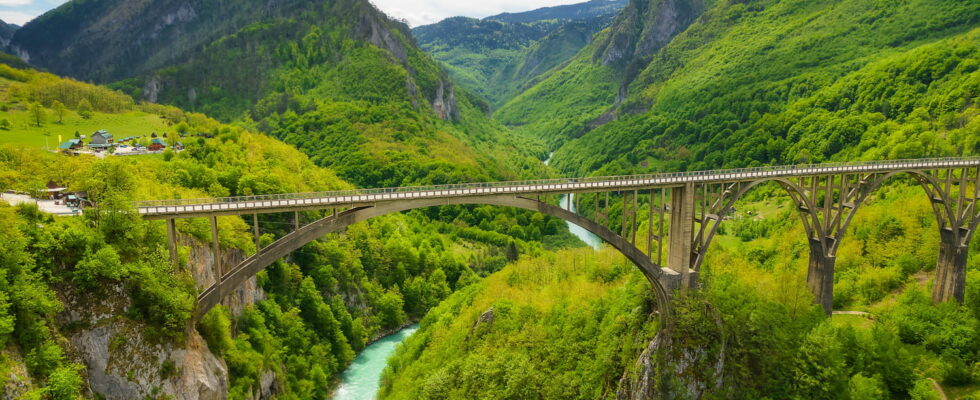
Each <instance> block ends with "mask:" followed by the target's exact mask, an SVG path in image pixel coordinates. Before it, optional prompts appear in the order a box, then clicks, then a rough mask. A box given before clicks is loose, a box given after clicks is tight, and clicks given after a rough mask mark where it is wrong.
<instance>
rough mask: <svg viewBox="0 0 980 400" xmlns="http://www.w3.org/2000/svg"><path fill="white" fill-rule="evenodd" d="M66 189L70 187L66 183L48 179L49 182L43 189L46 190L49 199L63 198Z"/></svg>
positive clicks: (45, 193)
mask: <svg viewBox="0 0 980 400" xmlns="http://www.w3.org/2000/svg"><path fill="white" fill-rule="evenodd" d="M66 190H68V188H66V187H65V185H61V184H59V183H57V182H55V181H48V184H47V185H45V188H44V189H42V190H41V191H42V192H44V195H45V196H46V197H47V198H48V200H58V199H61V197H62V196H63V194H64V192H65V191H66Z"/></svg>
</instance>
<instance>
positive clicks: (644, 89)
mask: <svg viewBox="0 0 980 400" xmlns="http://www.w3.org/2000/svg"><path fill="white" fill-rule="evenodd" d="M978 11H980V10H978V9H977V5H976V4H975V3H973V2H955V1H940V0H922V1H909V2H884V3H882V2H875V1H870V0H869V1H853V2H847V3H845V4H837V3H836V2H823V1H818V2H774V1H749V2H734V1H732V2H729V1H719V2H715V3H713V4H710V5H709V7H708V9H707V10H706V11H705V13H704V15H703V17H701V18H700V19H699V20H698V21H697V22H695V24H694V25H692V26H691V27H690V28H688V29H687V30H686V31H685V32H684V33H682V34H680V35H679V36H677V37H676V38H674V39H673V40H672V41H671V42H670V43H669V44H668V45H667V46H666V47H664V48H663V49H662V50H661V51H660V52H659V53H658V54H657V55H656V56H654V57H653V59H652V61H651V62H650V63H649V64H648V65H642V66H641V67H640V68H641V71H639V72H638V73H636V74H635V75H636V77H635V79H633V78H632V75H630V74H628V73H625V72H617V70H616V69H615V68H612V67H601V66H599V65H597V61H594V60H593V57H592V56H593V51H594V50H593V49H589V48H587V49H585V50H583V51H582V52H581V53H580V54H579V56H577V58H576V61H574V62H572V63H571V64H569V65H568V66H567V67H565V68H562V69H560V70H558V71H556V72H554V73H552V74H551V76H549V78H548V79H546V80H544V81H543V82H541V83H540V84H539V85H537V86H535V87H534V88H532V89H530V90H528V91H527V92H526V93H524V94H522V95H521V96H519V97H518V98H516V99H515V100H514V101H512V102H511V103H510V104H508V105H506V106H505V107H503V108H502V109H501V110H500V112H498V113H497V115H496V116H497V119H499V120H500V121H502V122H504V123H507V124H510V125H518V126H521V128H520V129H521V130H523V131H527V132H528V133H530V134H532V135H536V136H539V137H543V138H545V139H547V140H548V141H549V144H551V145H552V146H555V147H558V146H560V145H562V144H565V143H568V144H567V145H566V146H564V147H563V148H562V149H561V150H559V151H558V152H557V153H556V155H555V158H554V163H553V164H554V165H555V167H556V168H558V169H560V170H562V171H564V172H566V173H569V174H586V173H591V172H594V171H597V170H601V171H602V173H622V172H627V171H643V170H647V171H649V170H678V169H703V168H714V167H723V166H729V167H741V166H752V165H762V164H772V163H777V164H778V163H797V162H817V161H825V160H835V159H845V158H846V159H855V158H887V157H917V156H928V155H952V154H957V155H959V154H964V153H971V152H975V151H976V149H975V147H976V141H975V140H974V139H972V138H974V137H976V136H977V134H976V132H977V131H976V129H977V127H976V123H975V122H974V121H975V119H974V118H973V115H974V114H975V113H976V112H975V104H976V101H974V100H973V99H974V98H975V97H976V96H977V79H978V78H977V76H978V75H977V74H978V72H977V45H976V43H977V33H976V32H975V31H973V32H970V31H969V30H970V29H971V28H973V27H975V26H976V22H977V21H976V15H978V14H980V12H978ZM598 41H599V40H597V41H596V42H598ZM627 72H628V71H627ZM610 74H611V75H610ZM624 79H629V80H627V81H625V82H624ZM600 83H603V84H605V86H604V87H603V86H595V85H598V84H600ZM584 84H589V85H593V86H594V87H595V88H596V89H595V90H593V91H592V92H593V93H594V94H591V96H593V97H594V99H595V100H593V101H580V100H579V99H581V98H583V96H581V94H582V86H583V85H584ZM626 84H628V89H629V90H628V95H626V96H625V97H623V96H622V95H623V94H625V93H619V94H620V95H621V96H620V97H618V98H617V96H616V95H617V93H618V90H619V88H620V86H621V85H626ZM620 102H622V105H621V106H620V105H619V104H620ZM607 111H609V112H611V113H610V114H605V117H602V118H600V116H603V115H604V113H606V112H607ZM556 114H559V115H562V116H566V115H567V116H571V118H558V119H555V118H552V116H553V115H556ZM614 119H615V121H613V122H609V121H611V120H614ZM559 121H560V122H559ZM569 121H575V122H574V123H572V122H569ZM910 136H911V138H912V139H911V140H908V138H909V137H910Z"/></svg>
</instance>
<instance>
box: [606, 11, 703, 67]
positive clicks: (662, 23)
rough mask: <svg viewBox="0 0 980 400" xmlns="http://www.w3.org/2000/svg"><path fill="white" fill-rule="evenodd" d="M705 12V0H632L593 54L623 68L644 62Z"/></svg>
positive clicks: (611, 64)
mask: <svg viewBox="0 0 980 400" xmlns="http://www.w3.org/2000/svg"><path fill="white" fill-rule="evenodd" d="M703 12H704V3H703V0H632V1H630V4H629V5H628V6H626V8H625V9H624V10H623V12H622V13H621V14H620V15H619V17H617V19H616V22H614V23H613V26H612V28H610V34H609V35H608V36H606V38H605V39H603V42H601V43H600V44H599V46H598V47H597V49H596V52H595V54H594V56H593V57H594V59H595V60H596V61H599V62H601V63H602V65H605V66H617V67H621V68H628V67H629V66H630V65H632V64H636V63H645V62H646V61H649V58H650V57H651V56H653V55H654V54H656V52H657V51H659V50H660V49H661V48H663V47H664V46H665V45H667V43H669V42H670V40H671V39H673V38H674V36H677V35H678V34H679V33H681V32H683V31H684V30H686V29H687V27H688V26H690V25H691V24H692V23H694V21H695V20H696V19H697V18H698V17H699V16H700V15H701V13H703Z"/></svg>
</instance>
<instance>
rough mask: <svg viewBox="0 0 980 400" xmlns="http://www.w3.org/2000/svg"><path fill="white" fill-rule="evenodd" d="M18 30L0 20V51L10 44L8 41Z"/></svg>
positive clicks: (16, 27) (14, 26) (15, 26)
mask: <svg viewBox="0 0 980 400" xmlns="http://www.w3.org/2000/svg"><path fill="white" fill-rule="evenodd" d="M18 28H20V27H19V26H17V25H11V24H8V23H6V22H3V21H2V20H0V49H4V48H6V47H7V46H8V45H9V44H10V39H11V38H13V37H14V32H17V29H18Z"/></svg>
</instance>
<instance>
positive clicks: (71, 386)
mask: <svg viewBox="0 0 980 400" xmlns="http://www.w3.org/2000/svg"><path fill="white" fill-rule="evenodd" d="M81 370H82V366H81V365H80V364H68V365H64V366H61V367H59V368H58V369H56V370H54V372H52V373H51V375H50V376H48V386H47V387H45V388H44V392H45V394H46V396H45V397H46V398H47V399H50V400H75V399H79V398H82V384H83V382H82V377H81V376H79V374H78V373H79V371H81Z"/></svg>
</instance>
